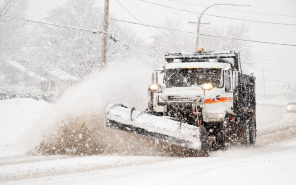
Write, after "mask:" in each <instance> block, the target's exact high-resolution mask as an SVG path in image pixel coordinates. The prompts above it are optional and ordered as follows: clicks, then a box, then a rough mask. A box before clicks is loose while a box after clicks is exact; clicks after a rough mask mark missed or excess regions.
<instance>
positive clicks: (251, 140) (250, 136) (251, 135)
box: [242, 119, 256, 145]
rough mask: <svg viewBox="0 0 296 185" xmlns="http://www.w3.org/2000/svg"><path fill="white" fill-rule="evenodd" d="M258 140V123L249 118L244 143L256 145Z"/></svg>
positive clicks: (245, 128)
mask: <svg viewBox="0 0 296 185" xmlns="http://www.w3.org/2000/svg"><path fill="white" fill-rule="evenodd" d="M255 140H256V124H255V122H254V121H253V120H252V119H247V121H246V123H245V125H244V137H243V140H242V144H245V145H254V144H255Z"/></svg>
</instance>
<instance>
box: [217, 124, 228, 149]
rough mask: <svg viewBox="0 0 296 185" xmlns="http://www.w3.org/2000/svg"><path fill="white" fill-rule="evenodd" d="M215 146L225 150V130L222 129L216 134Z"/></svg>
mask: <svg viewBox="0 0 296 185" xmlns="http://www.w3.org/2000/svg"><path fill="white" fill-rule="evenodd" d="M216 138H217V140H216V142H217V144H218V148H220V149H225V148H226V135H225V130H224V129H223V128H222V129H221V130H220V131H219V132H218V133H217V137H216Z"/></svg>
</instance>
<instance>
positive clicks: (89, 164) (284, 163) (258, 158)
mask: <svg viewBox="0 0 296 185" xmlns="http://www.w3.org/2000/svg"><path fill="white" fill-rule="evenodd" d="M30 106H32V103H30ZM32 110H34V111H36V109H32ZM257 116H258V122H257V124H258V142H257V144H256V146H255V147H247V148H244V147H242V146H240V145H237V146H233V147H231V148H229V149H228V150H226V151H218V152H213V153H211V154H210V157H199V158H172V157H154V156H122V155H98V156H81V157H79V156H30V155H29V156H27V155H25V154H24V153H22V151H18V150H16V149H15V146H13V145H11V143H12V142H10V141H11V140H8V141H9V142H8V144H7V145H5V141H4V140H1V144H2V145H1V146H0V184H25V185H26V184H71V185H76V184H77V185H78V184H129V185H132V184H137V185H139V184H162V185H163V184H207V185H208V184H226V183H227V184H228V185H229V184H248V185H249V184H269V185H272V184H291V185H292V184H293V185H294V184H296V176H295V175H294V174H295V173H296V157H295V156H296V114H287V113H286V112H285V110H284V107H283V106H274V105H259V106H258V111H257ZM1 124H4V123H3V122H1ZM18 126H19V125H18ZM1 128H5V125H1ZM9 128H12V126H11V127H9ZM0 134H4V133H3V132H1V133H0ZM11 134H12V133H11ZM6 135H7V133H6ZM2 138H4V137H2Z"/></svg>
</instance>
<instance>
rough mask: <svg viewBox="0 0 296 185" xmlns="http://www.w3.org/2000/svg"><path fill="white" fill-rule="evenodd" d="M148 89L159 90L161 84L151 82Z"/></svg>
mask: <svg viewBox="0 0 296 185" xmlns="http://www.w3.org/2000/svg"><path fill="white" fill-rule="evenodd" d="M149 90H150V91H153V92H160V91H161V86H160V85H159V84H151V85H149Z"/></svg>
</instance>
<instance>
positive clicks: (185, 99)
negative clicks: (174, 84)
mask: <svg viewBox="0 0 296 185" xmlns="http://www.w3.org/2000/svg"><path fill="white" fill-rule="evenodd" d="M197 99H199V97H182V96H168V101H175V102H193V101H195V100H197Z"/></svg>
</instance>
